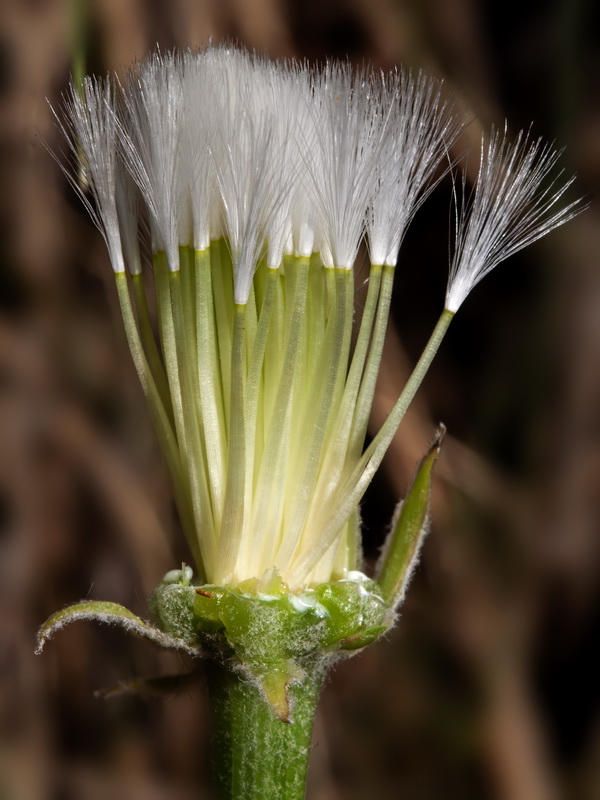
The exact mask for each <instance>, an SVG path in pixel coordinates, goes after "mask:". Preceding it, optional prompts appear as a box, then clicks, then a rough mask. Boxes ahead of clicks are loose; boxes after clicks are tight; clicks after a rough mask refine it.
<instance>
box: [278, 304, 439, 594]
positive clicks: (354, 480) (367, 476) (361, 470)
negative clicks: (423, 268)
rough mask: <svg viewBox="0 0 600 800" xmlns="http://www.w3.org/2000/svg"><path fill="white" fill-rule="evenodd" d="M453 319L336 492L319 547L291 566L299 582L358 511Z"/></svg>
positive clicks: (433, 337) (429, 348) (436, 330)
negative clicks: (351, 515) (357, 506)
mask: <svg viewBox="0 0 600 800" xmlns="http://www.w3.org/2000/svg"><path fill="white" fill-rule="evenodd" d="M453 318H454V312H452V311H448V310H447V309H444V311H443V312H442V315H441V316H440V318H439V320H438V322H437V324H436V326H435V328H434V330H433V333H432V334H431V336H430V337H429V341H428V342H427V344H426V345H425V349H424V350H423V352H422V353H421V357H420V358H419V361H418V362H417V365H416V366H415V368H414V370H413V372H412V374H411V376H410V378H409V379H408V381H407V382H406V386H405V387H404V389H403V390H402V392H401V394H400V397H399V398H398V399H397V400H396V403H395V404H394V407H393V408H392V410H391V411H390V413H389V415H388V417H387V419H386V421H385V422H384V423H383V425H382V426H381V428H380V429H379V431H378V433H377V435H376V436H375V438H374V439H373V441H372V442H371V444H370V445H369V447H368V448H367V449H366V450H365V452H364V453H363V455H362V457H361V459H360V461H359V462H358V463H357V465H356V467H355V468H354V470H353V472H352V474H351V475H350V477H349V478H348V480H347V481H346V483H345V484H344V485H343V486H342V487H341V489H340V490H339V492H338V493H337V496H336V498H335V502H333V503H332V504H331V505H332V509H333V513H332V514H331V515H330V516H329V519H328V520H327V521H326V522H325V525H324V528H323V530H322V532H321V536H320V539H319V543H318V545H317V546H316V547H314V548H313V550H312V551H311V552H310V553H305V554H304V555H303V556H302V557H301V558H300V559H298V560H297V561H295V562H294V563H293V564H292V566H291V568H290V571H292V570H293V572H294V575H295V576H296V579H297V580H298V581H303V580H305V577H306V576H307V575H308V574H310V572H311V570H312V569H313V568H314V566H315V564H317V563H318V561H319V559H320V558H321V557H322V556H323V554H324V553H326V552H327V550H328V549H329V547H330V546H331V543H332V541H333V540H334V539H335V536H336V534H337V532H338V531H339V529H340V528H341V527H342V525H343V524H344V521H345V520H346V519H347V518H348V517H349V516H350V514H351V513H352V511H353V509H354V508H356V505H357V503H359V502H360V500H361V498H362V496H363V495H364V493H365V491H366V489H367V486H368V485H369V483H370V482H371V480H372V479H373V475H374V474H375V472H376V471H377V468H378V467H379V465H380V464H381V462H382V460H383V457H384V455H385V453H386V451H387V449H388V447H389V446H390V442H391V441H392V439H393V437H394V435H395V433H396V431H397V430H398V426H399V425H400V423H401V422H402V419H403V417H404V415H405V414H406V411H407V410H408V407H409V405H410V404H411V402H412V399H413V397H414V396H415V394H416V393H417V390H418V388H419V386H420V385H421V383H422V381H423V378H424V377H425V374H426V373H427V370H428V369H429V367H430V365H431V362H432V361H433V359H434V357H435V354H436V353H437V351H438V349H439V346H440V344H441V343H442V340H443V338H444V336H445V334H446V331H447V330H448V327H449V325H450V323H451V322H452V320H453Z"/></svg>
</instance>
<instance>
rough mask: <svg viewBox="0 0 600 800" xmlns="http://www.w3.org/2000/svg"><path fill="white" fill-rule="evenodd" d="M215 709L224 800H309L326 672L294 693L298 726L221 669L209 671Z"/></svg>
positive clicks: (217, 769)
mask: <svg viewBox="0 0 600 800" xmlns="http://www.w3.org/2000/svg"><path fill="white" fill-rule="evenodd" d="M208 673H209V689H210V695H211V700H212V702H213V708H214V728H213V730H214V742H213V746H214V767H215V773H214V774H215V778H216V781H217V791H218V797H219V799H220V800H250V798H252V800H284V799H285V800H304V796H305V789H306V774H307V768H308V758H309V754H310V744H311V736H312V728H313V722H314V717H315V712H316V708H317V701H318V699H319V692H320V688H321V683H322V670H321V669H319V670H318V673H317V674H314V675H309V676H308V677H306V678H305V679H304V681H303V682H302V683H298V684H296V685H293V686H291V687H290V688H289V690H288V691H289V694H290V698H291V700H292V703H293V705H292V721H291V722H284V721H282V720H281V719H280V718H279V717H278V716H276V714H275V713H274V712H273V710H272V709H271V708H270V707H269V706H268V705H267V703H266V702H265V700H264V699H263V697H262V696H261V694H260V692H259V690H258V689H257V688H256V686H254V685H253V684H252V683H250V682H249V681H247V680H246V679H245V678H242V677H241V676H240V675H239V673H235V672H232V671H230V670H229V669H228V668H227V667H225V666H223V665H221V664H216V663H215V664H211V665H210V667H209V668H208Z"/></svg>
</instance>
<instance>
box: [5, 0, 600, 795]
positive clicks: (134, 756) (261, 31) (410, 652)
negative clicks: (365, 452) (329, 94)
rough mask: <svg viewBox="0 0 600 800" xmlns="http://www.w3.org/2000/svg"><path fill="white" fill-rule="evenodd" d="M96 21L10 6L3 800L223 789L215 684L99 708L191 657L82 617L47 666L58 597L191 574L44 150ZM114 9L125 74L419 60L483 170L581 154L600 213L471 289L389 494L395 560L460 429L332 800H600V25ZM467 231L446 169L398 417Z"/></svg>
mask: <svg viewBox="0 0 600 800" xmlns="http://www.w3.org/2000/svg"><path fill="white" fill-rule="evenodd" d="M74 5H76V6H77V5H79V4H78V3H75V4H74ZM69 8H70V6H69V4H68V3H66V2H59V1H58V0H2V2H0V233H1V236H0V312H1V313H0V415H1V416H0V419H1V423H0V603H1V609H0V675H1V683H0V798H1V800H38V799H39V800H96V798H97V799H98V800H103V799H104V798H107V797H111V798H116V800H120V799H121V798H122V799H123V800H137V798H139V800H153V799H154V798H156V799H157V800H159V799H161V798H164V799H165V800H171V799H173V800H179V798H181V799H182V800H183V799H184V798H205V797H210V796H211V795H210V790H209V781H208V777H207V776H208V774H209V773H208V764H207V758H208V755H207V753H208V750H207V737H208V733H209V729H210V719H209V716H208V712H207V702H206V698H205V695H204V691H203V687H202V684H201V683H199V684H198V686H197V687H192V688H188V689H187V690H186V691H185V693H183V694H182V695H180V696H178V697H175V698H155V697H146V696H141V697H138V696H129V697H124V698H123V697H122V698H116V699H113V700H105V701H103V700H97V699H94V694H93V693H94V691H95V690H96V689H97V688H99V687H109V686H111V685H113V684H115V683H116V682H117V681H118V680H120V679H121V678H125V679H127V678H134V677H136V676H139V675H148V674H160V673H169V672H173V671H178V670H183V669H185V666H186V665H185V664H182V663H181V662H180V661H179V659H177V658H174V657H171V656H169V655H165V654H161V653H157V652H156V651H155V650H154V649H153V648H152V647H151V646H150V645H147V644H145V643H142V642H138V641H136V640H135V639H133V638H131V637H126V636H125V635H123V634H121V633H119V632H117V631H113V630H110V629H107V628H100V627H96V626H93V625H91V624H84V623H78V624H77V625H74V626H73V627H72V628H69V629H67V630H65V631H64V632H62V633H61V634H60V635H59V636H57V638H56V640H55V641H53V642H52V643H51V644H50V645H49V646H48V647H47V650H46V652H45V653H44V654H43V655H42V656H39V657H36V656H34V655H33V646H34V635H35V631H36V629H37V627H38V626H39V624H40V623H41V622H42V621H43V620H44V619H45V618H46V617H47V616H48V615H49V614H50V613H52V612H53V611H54V610H56V609H57V608H60V607H61V606H63V605H65V604H67V603H70V602H74V601H76V600H79V599H81V598H85V597H90V598H102V599H106V600H113V601H116V602H121V603H124V604H125V605H127V606H129V607H130V608H132V609H133V610H134V611H136V612H138V613H140V614H145V597H146V596H147V595H148V593H149V592H150V591H151V590H152V588H153V587H154V586H155V585H156V584H157V583H158V581H159V580H160V578H161V577H162V575H163V574H164V573H165V572H166V571H167V570H168V569H171V568H172V567H174V566H177V565H178V564H179V563H180V562H181V560H182V559H186V557H187V556H186V552H185V549H184V546H183V538H182V536H181V534H180V532H179V530H178V527H177V521H176V518H175V516H174V514H173V510H172V502H171V493H170V488H169V483H168V480H167V478H166V473H165V469H164V466H163V463H162V461H161V458H160V455H159V453H158V450H157V446H156V443H155V440H154V438H153V434H152V431H151V428H150V424H149V419H148V415H147V413H146V409H145V404H144V399H143V396H142V394H141V390H140V388H139V386H138V384H137V379H136V376H135V374H134V370H133V367H132V365H131V363H130V359H129V354H128V351H127V347H126V343H125V339H124V335H123V333H122V330H121V325H120V321H119V318H118V309H117V304H116V298H115V293H114V287H113V281H112V277H111V273H110V268H109V264H108V258H107V256H106V253H105V251H104V245H103V242H102V240H101V239H100V236H99V235H98V234H97V232H96V231H95V229H94V228H93V227H92V225H91V223H90V222H89V220H88V219H87V217H86V215H85V212H84V211H83V209H82V208H81V206H80V204H79V203H78V201H77V200H76V199H75V198H74V197H73V196H72V194H71V193H70V192H69V191H68V188H67V186H66V184H65V180H64V178H63V177H62V175H61V173H60V171H59V169H58V168H57V166H56V165H55V163H54V162H53V160H52V159H51V157H50V156H49V155H48V153H47V152H46V149H45V147H44V144H43V142H46V143H48V144H49V145H50V146H51V147H58V146H59V139H58V136H57V133H56V130H55V127H54V124H53V121H52V116H51V113H50V111H49V107H48V105H47V103H46V99H45V98H48V99H49V100H50V101H51V102H54V103H57V102H58V100H59V96H60V92H61V91H63V90H64V88H65V85H66V83H67V80H68V75H69V71H70V68H71V66H70V65H71V62H70V59H71V56H70V52H71V47H70V41H69V13H70V12H69ZM89 11H90V20H89V41H88V47H87V52H88V69H89V70H90V71H94V72H97V73H105V72H106V71H108V70H117V71H120V72H122V71H123V69H124V68H126V67H127V66H128V65H129V64H130V63H131V61H132V60H133V59H134V58H136V57H138V58H139V57H142V56H143V55H144V54H145V53H147V52H148V51H149V50H150V49H151V48H153V47H154V45H155V44H156V43H157V42H158V43H159V45H160V46H161V48H163V49H165V48H170V47H174V46H180V47H184V46H185V47H187V46H199V45H201V44H202V43H205V42H206V41H207V40H208V38H209V37H212V38H213V40H214V41H219V40H221V39H223V38H226V37H235V38H236V39H238V40H239V41H240V42H242V43H244V44H246V45H247V46H249V47H254V48H258V49H260V50H262V49H266V50H267V51H268V52H269V53H270V54H272V55H273V56H285V55H296V56H300V57H308V58H309V59H311V60H317V61H318V60H321V59H323V58H324V57H325V56H327V55H330V56H346V55H347V56H349V57H350V58H351V59H352V60H353V61H356V62H362V61H363V60H368V61H370V62H372V63H373V64H375V65H376V66H381V67H385V68H388V67H391V66H393V65H394V64H398V63H400V62H403V63H405V64H406V65H410V66H413V67H424V68H426V69H428V70H430V71H432V72H434V73H435V74H437V75H439V76H440V77H443V78H445V79H446V80H447V81H448V83H449V85H450V86H452V87H454V88H456V89H458V90H459V91H460V92H461V93H462V97H463V98H464V102H465V104H466V105H467V106H468V108H469V109H470V111H469V114H470V117H471V119H472V126H471V128H470V132H469V135H470V138H471V140H472V141H473V143H474V150H473V155H472V157H471V158H470V159H469V162H468V163H469V169H470V170H471V171H472V170H473V168H475V167H476V163H477V142H478V138H479V135H480V131H481V130H482V129H483V130H489V127H490V125H491V124H492V123H496V124H501V125H502V124H503V121H504V119H505V118H507V119H508V121H509V128H510V130H511V131H514V132H515V133H516V132H517V131H518V130H519V129H520V128H521V127H525V128H528V127H529V126H530V125H531V124H532V126H533V131H534V133H535V134H536V135H543V136H544V137H545V138H546V139H547V140H556V142H557V146H560V147H562V146H563V145H564V146H566V147H567V150H566V153H565V154H564V156H563V163H564V165H565V168H566V170H567V172H568V173H569V174H570V173H571V172H573V171H575V172H577V173H578V176H579V177H578V181H577V189H576V191H577V193H578V194H580V195H589V198H590V200H591V208H590V209H589V210H588V211H587V212H586V213H585V214H583V215H582V216H580V217H579V218H577V219H576V220H575V221H573V222H571V223H569V224H568V225H567V226H565V227H564V228H562V229H560V230H558V231H555V232H554V233H552V234H551V235H550V236H549V237H548V238H547V239H545V240H543V241H542V242H540V243H538V244H536V245H535V246H533V247H531V248H530V249H528V250H527V251H525V252H523V253H522V254H519V255H518V256H516V257H514V258H512V259H511V261H510V262H509V263H507V264H505V265H502V266H501V267H500V268H499V269H498V270H497V271H496V272H495V273H494V274H493V275H492V276H491V277H490V278H488V279H487V280H486V281H485V282H484V283H483V284H482V285H481V286H480V287H478V288H477V289H476V290H475V291H474V292H473V295H472V296H471V297H470V298H469V299H468V301H467V302H466V304H465V306H464V307H463V308H462V309H461V311H460V314H459V315H458V316H457V319H456V320H455V322H454V323H453V325H452V327H451V330H450V332H449V334H448V337H447V339H446V341H445V343H444V345H443V347H442V349H441V351H440V354H439V356H438V358H437V360H436V362H435V364H434V367H433V368H432V370H431V372H430V374H429V375H428V377H427V379H426V382H425V384H424V386H423V389H422V391H421V392H420V394H419V396H418V398H417V402H416V403H415V405H414V407H413V409H412V410H411V413H410V414H409V416H408V417H407V419H406V420H405V422H404V424H403V426H402V428H401V431H400V433H399V435H398V436H397V438H396V441H395V443H394V446H393V448H392V450H391V451H390V454H389V457H388V458H387V460H386V462H385V471H383V472H382V474H381V475H380V476H379V477H378V479H377V480H376V482H375V484H374V485H373V487H372V489H371V491H370V493H369V496H368V499H367V503H366V507H365V511H364V519H365V542H366V548H367V553H368V555H369V557H370V558H371V559H373V558H374V557H376V554H377V548H378V547H379V545H380V544H381V541H382V537H383V533H384V529H385V525H386V524H387V522H388V520H389V518H390V516H391V513H392V510H393V507H394V503H395V502H396V500H397V498H398V497H399V496H401V495H402V494H403V493H404V492H405V490H406V486H407V483H408V481H409V480H410V475H411V472H412V470H413V468H414V464H415V462H416V460H417V459H418V458H419V456H420V455H421V454H422V452H423V451H424V449H425V448H426V446H427V442H428V441H429V439H430V437H431V435H432V432H433V429H434V426H435V424H436V423H437V422H438V421H439V420H443V421H444V422H445V423H446V425H447V426H448V429H449V436H448V438H447V440H446V443H445V447H444V452H443V455H442V457H441V459H440V462H439V464H438V470H437V481H436V485H435V489H434V508H433V523H432V530H431V534H430V536H429V539H428V541H427V543H426V546H425V549H424V553H423V559H422V563H421V566H420V568H419V570H418V572H417V575H416V577H415V580H414V582H413V584H412V587H411V589H410V591H409V595H408V600H407V602H406V604H405V606H404V609H403V612H402V618H401V620H400V623H399V625H398V626H397V628H396V630H395V631H394V632H393V634H391V635H390V636H389V637H388V639H387V640H386V641H385V642H382V643H379V644H377V645H375V646H373V647H371V648H370V649H369V650H368V651H367V652H366V653H364V654H362V655H360V656H358V657H356V658H354V659H352V660H350V661H348V662H347V663H345V664H343V665H341V666H340V667H339V668H338V669H337V670H336V671H335V673H334V674H332V676H331V677H330V679H329V681H328V685H327V688H326V691H325V694H324V697H323V702H322V706H321V712H320V715H319V718H318V721H317V727H316V736H315V748H314V753H313V765H312V773H311V788H310V793H309V796H310V798H311V800H334V799H335V800H362V799H363V798H364V800H373V798H375V800H388V798H389V800H394V799H395V798H404V799H405V800H439V798H447V799H448V800H449V799H450V798H461V800H471V799H472V800H488V798H489V800H555V798H556V800H559V799H560V798H568V800H571V798H572V799H573V800H596V798H598V797H600V714H599V710H600V683H599V681H598V676H599V674H600V646H599V641H600V637H599V633H600V630H599V629H600V580H599V577H600V526H599V518H600V507H599V506H600V491H599V490H600V263H599V262H600V226H599V224H598V222H599V219H598V218H599V209H598V204H597V200H596V199H595V196H594V192H595V191H597V187H598V184H599V183H600V104H599V103H598V97H599V96H600V41H599V37H598V32H599V30H600V7H599V6H598V5H597V4H596V3H594V2H592V0H587V2H584V0H554V2H541V1H538V2H535V1H534V0H529V1H528V2H527V0H526V1H525V2H519V3H517V2H514V0H503V1H502V2H500V1H499V0H491V1H490V2H485V3H483V2H479V3H478V2H476V0H353V2H342V0H338V2H336V1H335V0H327V1H325V0H321V1H320V2H317V0H305V1H304V2H300V1H299V0H293V2H292V0H289V2H287V3H285V2H280V1H279V0H222V1H221V2H216V0H212V1H211V2H200V1H199V0H95V1H91V2H90V3H89ZM463 144H464V143H463ZM449 218H450V185H449V183H448V182H447V181H446V182H445V183H443V184H442V185H440V187H439V188H438V190H436V192H435V193H434V194H433V195H432V197H431V198H430V199H429V201H428V202H427V204H426V205H425V207H424V208H423V209H422V211H421V212H420V213H419V215H418V217H417V219H416V220H415V223H414V225H413V227H412V228H411V230H410V233H409V236H408V238H407V240H406V242H405V246H404V248H403V251H402V253H401V262H400V267H399V270H398V279H397V287H396V295H395V301H394V311H393V322H394V325H393V327H392V328H391V329H390V333H389V337H388V347H387V351H386V358H385V364H384V369H383V372H382V378H381V381H380V391H379V393H378V395H377V400H376V404H375V409H374V420H373V423H374V425H377V424H378V422H380V421H381V418H382V414H384V413H385V411H386V409H388V408H389V407H390V405H391V403H392V402H393V398H394V397H395V396H396V395H397V394H398V392H399V390H400V388H401V386H402V384H403V381H404V380H405V379H406V376H407V374H408V369H409V365H410V364H411V363H413V362H414V360H415V358H416V357H417V356H418V354H419V349H420V347H421V346H422V345H423V343H424V342H425V340H426V337H427V335H428V333H429V331H430V329H431V327H432V325H433V323H434V321H435V319H436V316H437V314H438V313H439V310H440V308H441V304H442V301H443V294H444V286H445V277H446V273H447V265H448V256H447V250H448V224H449ZM364 274H365V273H364V269H363V270H362V272H360V271H359V282H360V281H361V280H362V278H361V276H364ZM359 302H360V295H359ZM282 800H283V799H282Z"/></svg>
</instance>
